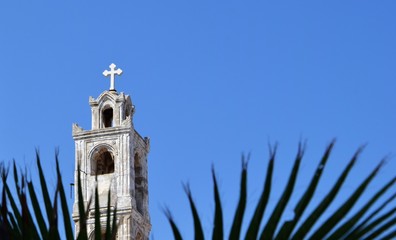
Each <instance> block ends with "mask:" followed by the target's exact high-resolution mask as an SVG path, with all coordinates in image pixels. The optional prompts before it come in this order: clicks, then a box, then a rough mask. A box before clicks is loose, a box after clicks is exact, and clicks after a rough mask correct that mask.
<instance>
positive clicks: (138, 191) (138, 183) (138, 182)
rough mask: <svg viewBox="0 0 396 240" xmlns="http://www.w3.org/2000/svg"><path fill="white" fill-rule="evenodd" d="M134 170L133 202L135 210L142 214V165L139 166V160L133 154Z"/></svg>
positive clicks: (137, 156)
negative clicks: (134, 201) (134, 202)
mask: <svg viewBox="0 0 396 240" xmlns="http://www.w3.org/2000/svg"><path fill="white" fill-rule="evenodd" d="M134 169H135V200H136V208H137V210H138V212H140V213H141V214H143V188H144V186H143V174H142V165H141V164H140V158H139V155H138V154H135V159H134Z"/></svg>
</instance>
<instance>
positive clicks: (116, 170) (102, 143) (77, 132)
mask: <svg viewBox="0 0 396 240" xmlns="http://www.w3.org/2000/svg"><path fill="white" fill-rule="evenodd" d="M121 73H122V70H121V69H116V66H115V65H114V64H111V65H110V71H108V70H106V71H104V72H103V75H105V76H106V77H107V76H110V89H109V90H108V91H104V92H103V93H102V94H100V95H99V97H98V98H96V99H94V98H92V97H90V98H89V105H90V106H91V114H92V129H91V130H84V129H82V128H81V127H79V126H78V125H77V124H73V138H74V141H75V174H74V176H75V177H74V178H75V182H76V183H77V171H78V169H77V166H78V164H80V173H81V180H82V184H81V185H82V190H83V199H84V205H85V206H87V203H88V202H89V200H90V199H91V198H92V204H91V205H90V209H89V210H88V216H87V218H88V219H87V229H88V234H89V237H90V239H93V237H94V217H95V215H94V213H93V212H94V206H95V205H94V204H93V201H94V195H93V194H94V189H95V186H96V185H97V186H98V193H99V204H100V207H101V208H102V209H103V211H100V212H101V221H102V228H101V229H103V230H104V229H105V226H106V211H105V210H104V209H106V208H107V198H108V192H109V190H110V194H111V203H110V205H111V207H112V208H115V207H116V209H117V220H118V222H119V225H118V230H117V239H120V240H124V239H136V240H147V239H148V238H149V233H150V229H151V224H150V215H149V210H148V183H147V178H148V175H147V174H148V173H147V155H148V152H149V150H150V141H149V138H147V137H145V138H142V137H141V136H140V135H139V133H138V132H137V131H136V130H135V128H134V125H133V121H132V120H133V114H134V112H135V107H134V105H133V104H132V101H131V98H130V96H129V95H126V94H124V93H122V92H120V93H118V92H117V91H116V90H115V88H114V78H115V75H121ZM77 194H78V193H77V188H76V190H75V196H76V197H75V201H74V206H73V219H74V221H75V227H76V233H78V231H79V225H78V219H79V212H78V197H77Z"/></svg>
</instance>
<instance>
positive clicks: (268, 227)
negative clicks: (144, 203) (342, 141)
mask: <svg viewBox="0 0 396 240" xmlns="http://www.w3.org/2000/svg"><path fill="white" fill-rule="evenodd" d="M334 144H335V141H332V142H331V143H330V144H329V145H328V146H327V148H326V150H325V152H324V154H323V157H322V159H321V161H320V162H319V164H318V167H317V168H316V170H315V172H314V175H313V177H312V179H311V181H310V184H309V185H308V187H307V189H306V190H305V192H304V193H303V194H302V196H301V198H300V199H299V201H297V204H296V206H295V207H294V217H293V218H292V219H291V220H288V221H283V220H282V219H283V218H282V216H283V212H284V209H286V207H287V206H288V204H289V200H290V198H291V197H292V194H293V189H294V186H295V184H296V181H297V175H298V173H299V166H300V164H301V162H302V158H303V155H304V150H305V145H302V144H300V145H299V148H298V151H297V155H296V158H295V161H294V165H293V167H292V171H291V174H290V176H289V178H288V181H287V184H286V187H285V189H284V191H283V193H282V195H281V197H280V199H279V201H278V202H277V204H275V207H274V209H273V210H272V213H271V214H270V215H269V217H268V220H267V221H266V222H264V223H262V220H263V218H264V213H265V212H266V206H267V202H268V199H269V197H270V193H271V185H272V175H273V171H274V163H275V156H276V151H277V148H276V146H275V147H274V148H273V149H272V148H270V157H269V162H268V166H267V173H266V177H265V181H264V187H263V191H262V193H261V196H260V198H259V201H258V204H257V206H256V209H255V211H254V213H253V216H252V218H251V220H250V221H249V224H248V225H247V231H246V233H245V236H244V237H243V238H244V239H247V240H251V239H258V236H259V232H260V233H261V234H260V237H259V238H260V239H277V240H283V239H294V240H300V239H332V240H336V239H379V238H380V239H392V238H394V237H395V236H396V207H394V203H395V201H394V200H395V199H396V193H393V194H392V195H391V196H390V197H389V198H387V199H386V200H385V201H383V200H382V198H383V197H384V196H386V195H387V194H388V193H389V192H390V191H391V189H392V187H394V185H395V183H396V177H394V178H392V179H391V180H390V181H388V182H387V183H385V184H384V185H383V186H382V187H381V188H379V190H378V191H377V192H376V193H375V194H374V195H373V196H372V197H371V198H369V199H368V200H366V202H365V203H363V204H362V206H361V207H360V209H358V210H355V212H354V213H352V215H351V214H348V213H350V212H351V210H352V209H353V207H354V206H355V204H356V202H358V200H361V199H362V195H363V193H364V192H365V191H366V189H367V187H368V186H369V184H370V183H371V182H372V180H373V179H374V178H375V177H376V176H377V175H378V173H379V171H380V169H381V167H382V166H383V164H384V161H381V162H380V163H379V164H378V166H377V167H375V168H374V169H373V170H372V171H371V173H370V174H369V175H368V176H367V177H365V178H364V180H363V181H362V182H361V183H360V184H359V185H358V186H356V189H355V191H353V192H351V195H350V196H349V197H347V199H346V200H345V202H344V203H342V204H340V206H339V207H338V208H337V209H336V210H334V211H333V212H329V211H326V210H327V209H328V207H329V206H330V204H332V203H333V202H334V200H335V199H336V197H337V194H338V193H339V191H340V190H341V188H342V186H343V185H344V183H345V181H346V178H347V177H348V175H349V173H350V172H351V170H352V168H353V166H354V164H355V163H356V161H357V159H358V157H359V155H360V154H361V152H362V150H363V148H364V147H361V148H359V149H358V150H357V151H356V153H355V154H354V155H353V157H352V158H351V160H350V161H349V163H348V164H347V166H346V167H345V169H344V170H343V171H342V172H341V175H340V176H339V177H338V178H337V180H336V182H335V184H334V186H333V187H331V188H330V189H329V190H328V192H327V194H326V195H325V197H324V198H323V199H322V200H321V201H320V202H319V203H318V205H317V206H316V207H310V208H311V209H312V210H311V212H308V213H306V214H305V215H307V217H306V218H304V219H302V216H303V214H304V213H305V212H306V210H307V209H309V208H308V206H309V203H310V202H311V200H312V199H313V198H314V197H315V191H316V190H317V186H318V183H319V181H320V179H321V176H322V173H323V171H324V169H325V166H326V163H327V162H328V159H329V157H330V154H331V152H332V149H333V147H334ZM212 175H213V184H214V196H215V198H214V200H215V213H214V215H215V216H214V219H215V220H214V226H213V233H212V239H218V240H221V239H224V236H223V235H224V234H223V216H222V206H221V201H220V197H219V194H218V192H219V190H218V186H217V180H216V177H215V174H214V170H212ZM246 192H247V161H245V160H244V158H242V172H241V188H240V193H239V194H240V195H239V202H238V205H237V209H236V212H235V217H234V220H233V224H232V226H231V229H230V235H229V239H240V237H241V236H240V235H241V232H240V231H241V229H242V226H243V217H244V211H245V207H246V201H247V196H246V195H247V194H246ZM187 195H188V199H189V202H190V207H191V209H192V212H193V218H194V223H195V224H196V223H197V222H198V223H200V219H199V216H198V214H197V209H196V208H195V204H194V201H193V199H192V197H191V190H190V189H189V188H188V194H187ZM381 202H383V203H382V204H381ZM374 206H379V207H377V208H376V209H374V210H373V209H372V208H373V207H374ZM388 206H391V210H389V211H387V212H385V213H383V210H384V209H385V208H386V207H388ZM392 206H393V207H392ZM349 215H351V216H350V217H348V218H346V217H345V216H349ZM167 216H168V221H169V222H170V224H171V227H172V229H173V234H174V237H175V239H182V237H181V235H180V232H179V230H178V227H177V226H176V224H175V222H174V220H173V218H172V217H169V216H171V215H170V212H169V210H168V211H167ZM324 216H328V217H327V219H325V220H322V218H323V217H324ZM282 221H283V222H282ZM319 221H320V222H319ZM262 224H263V226H262V227H261V225H262ZM175 229H176V230H177V231H175ZM197 236H199V238H197ZM195 239H203V233H202V229H198V232H197V228H195Z"/></svg>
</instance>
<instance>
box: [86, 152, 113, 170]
mask: <svg viewBox="0 0 396 240" xmlns="http://www.w3.org/2000/svg"><path fill="white" fill-rule="evenodd" d="M113 172H114V159H113V155H112V154H111V153H110V152H109V151H108V150H107V149H106V148H104V147H103V148H101V149H99V150H98V151H96V152H95V153H94V154H93V156H92V161H91V173H92V175H102V174H108V173H113Z"/></svg>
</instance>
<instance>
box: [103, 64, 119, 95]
mask: <svg viewBox="0 0 396 240" xmlns="http://www.w3.org/2000/svg"><path fill="white" fill-rule="evenodd" d="M109 67H110V71H109V70H104V71H103V75H104V76H105V77H107V76H109V75H110V91H115V89H114V76H115V75H116V74H117V75H118V76H120V75H121V74H122V70H121V68H119V69H117V70H116V69H115V67H116V65H115V64H114V63H112V64H110V66H109Z"/></svg>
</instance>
